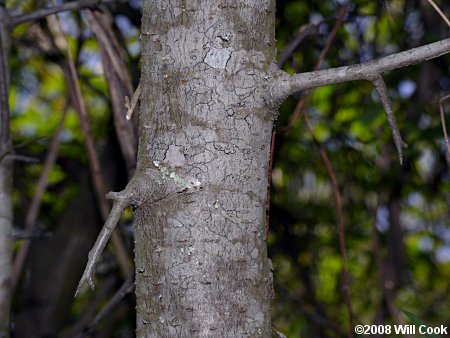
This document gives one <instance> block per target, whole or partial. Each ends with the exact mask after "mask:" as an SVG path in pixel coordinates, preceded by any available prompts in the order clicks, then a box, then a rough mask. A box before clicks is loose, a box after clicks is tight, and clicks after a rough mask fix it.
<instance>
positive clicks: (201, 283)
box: [135, 0, 276, 337]
mask: <svg viewBox="0 0 450 338" xmlns="http://www.w3.org/2000/svg"><path fill="white" fill-rule="evenodd" d="M274 27H275V1H273V0H255V1H241V2H235V1H223V0H211V1H184V0H176V1H170V2H167V1H163V0H159V1H145V3H144V12H143V25H142V78H141V81H142V82H141V83H142V90H143V92H142V100H141V113H140V114H141V115H140V140H139V141H140V142H139V144H140V145H139V151H138V168H137V172H140V173H144V172H146V170H147V171H148V170H149V169H157V170H159V174H160V175H162V176H167V177H168V178H169V179H172V180H173V181H174V182H175V184H176V185H178V186H179V190H178V193H175V194H171V195H169V196H168V197H167V196H166V197H164V198H162V199H161V200H159V201H157V202H153V203H150V202H149V200H150V197H149V196H147V197H148V198H147V200H148V202H146V201H144V202H142V203H141V204H140V205H139V206H138V207H137V209H136V212H135V216H136V224H135V231H136V233H135V237H136V243H135V245H136V249H135V250H136V295H137V336H138V337H211V336H214V337H244V336H251V337H270V334H271V324H270V299H271V293H272V277H271V268H270V266H271V265H270V262H269V260H268V258H267V250H266V243H265V240H266V234H265V217H266V196H267V177H268V163H269V156H270V142H271V134H272V127H273V119H274V117H275V114H276V112H275V110H276V109H275V105H274V104H273V103H272V102H271V100H270V97H269V95H268V85H269V83H270V79H271V78H272V76H273V74H272V72H273V71H274V70H275V68H274V67H275V66H274V65H273V63H274V61H275V37H274ZM135 177H136V176H135ZM141 178H142V177H141ZM193 182H200V188H199V189H192V186H193V185H195V184H193ZM184 188H187V189H184ZM183 189H184V190H183Z"/></svg>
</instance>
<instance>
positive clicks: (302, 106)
mask: <svg viewBox="0 0 450 338" xmlns="http://www.w3.org/2000/svg"><path fill="white" fill-rule="evenodd" d="M351 3H352V2H351V1H350V0H347V2H346V3H345V4H344V5H343V6H342V7H341V9H340V10H339V14H338V18H337V20H336V22H335V24H334V26H333V29H332V30H331V32H330V34H329V35H328V38H327V42H326V44H325V47H324V48H323V49H322V51H321V52H320V56H319V60H318V61H317V63H316V65H315V66H314V70H318V69H319V68H320V67H321V66H322V63H323V61H324V60H325V57H326V56H327V54H328V52H329V51H330V48H331V45H332V44H333V41H334V39H335V37H336V34H337V31H338V29H339V27H341V25H342V22H343V20H344V18H345V14H346V13H347V10H348V7H349V6H350V4H351ZM309 93H310V91H309V90H305V91H304V92H303V93H302V97H301V99H300V101H299V102H298V103H297V106H296V107H295V110H294V114H292V116H291V119H290V121H289V124H288V125H287V126H286V127H285V131H284V135H285V137H286V136H287V135H288V134H289V131H290V130H291V129H292V127H293V126H294V124H295V122H296V121H297V119H298V118H299V117H300V116H301V115H302V114H303V110H304V109H305V106H306V99H307V98H308V96H309Z"/></svg>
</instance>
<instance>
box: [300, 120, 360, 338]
mask: <svg viewBox="0 0 450 338" xmlns="http://www.w3.org/2000/svg"><path fill="white" fill-rule="evenodd" d="M302 116H303V121H304V122H305V125H306V127H307V129H308V131H309V133H310V134H311V136H312V138H313V140H314V141H315V142H316V143H317V145H318V146H319V153H320V158H321V159H322V162H323V164H324V166H325V169H326V171H327V174H328V177H329V178H330V181H331V186H332V190H333V195H334V203H335V209H336V216H337V223H338V233H339V246H340V250H341V257H342V291H343V292H344V295H345V302H346V304H347V311H348V316H349V328H348V337H353V309H352V298H351V290H350V280H349V275H348V269H347V253H346V249H345V226H344V215H343V212H342V203H341V194H340V192H339V185H338V182H337V178H336V174H335V173H334V170H333V166H332V165H331V161H330V159H329V158H328V155H327V152H326V151H325V148H324V147H323V145H322V144H320V143H319V141H318V140H317V137H316V136H315V133H314V129H313V126H312V125H311V122H310V121H309V118H308V115H307V114H303V115H302Z"/></svg>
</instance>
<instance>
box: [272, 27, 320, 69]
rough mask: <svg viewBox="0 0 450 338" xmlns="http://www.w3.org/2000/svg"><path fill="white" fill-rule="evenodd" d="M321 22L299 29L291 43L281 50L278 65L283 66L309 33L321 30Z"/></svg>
mask: <svg viewBox="0 0 450 338" xmlns="http://www.w3.org/2000/svg"><path fill="white" fill-rule="evenodd" d="M319 26H320V23H319V24H317V25H313V24H306V25H303V26H301V27H300V29H299V30H298V34H297V36H296V37H295V38H294V40H292V42H291V43H289V45H287V46H286V47H285V48H283V49H282V50H281V51H280V57H279V59H278V67H280V68H281V66H283V65H284V63H285V62H286V60H287V59H288V58H289V57H290V56H291V55H292V53H294V51H295V50H296V49H297V47H298V45H300V43H301V42H302V41H303V40H304V39H305V38H306V37H307V36H309V35H313V34H317V33H318V31H319Z"/></svg>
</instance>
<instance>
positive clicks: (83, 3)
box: [8, 0, 126, 28]
mask: <svg viewBox="0 0 450 338" xmlns="http://www.w3.org/2000/svg"><path fill="white" fill-rule="evenodd" d="M122 1H126V0H78V1H71V2H66V3H64V4H62V5H59V6H54V7H50V8H42V9H38V10H36V11H34V12H32V13H27V14H21V15H17V16H13V17H11V18H10V20H9V23H8V24H9V25H10V27H11V28H13V27H14V26H17V25H20V24H21V23H24V22H27V21H33V20H39V19H43V18H45V17H46V16H48V15H51V14H56V13H60V12H65V11H72V10H75V11H79V10H81V9H83V8H89V7H98V6H100V5H104V4H109V3H114V2H122Z"/></svg>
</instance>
